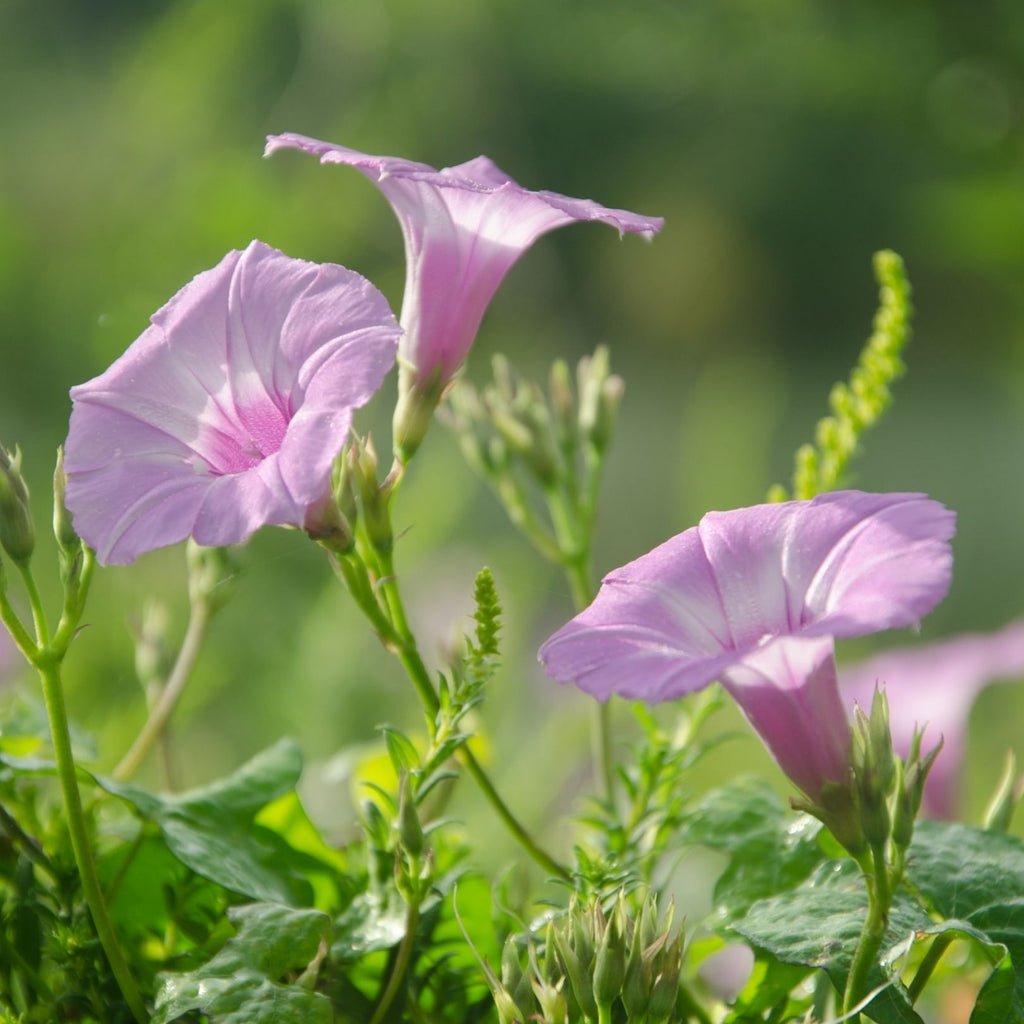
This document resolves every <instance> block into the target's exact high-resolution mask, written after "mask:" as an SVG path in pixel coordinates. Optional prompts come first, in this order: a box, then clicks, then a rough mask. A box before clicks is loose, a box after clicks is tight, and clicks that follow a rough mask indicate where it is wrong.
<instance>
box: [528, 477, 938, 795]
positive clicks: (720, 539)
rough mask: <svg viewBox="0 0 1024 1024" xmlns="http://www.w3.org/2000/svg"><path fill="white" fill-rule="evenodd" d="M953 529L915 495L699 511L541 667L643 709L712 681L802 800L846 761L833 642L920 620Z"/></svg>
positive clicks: (546, 655) (632, 570)
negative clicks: (633, 700) (737, 708)
mask: <svg viewBox="0 0 1024 1024" xmlns="http://www.w3.org/2000/svg"><path fill="white" fill-rule="evenodd" d="M954 520H955V517H954V515H953V513H952V512H950V511H949V510H948V509H946V508H944V507H943V506H942V505H940V504H939V503H938V502H936V501H932V500H931V499H930V498H928V497H927V496H926V495H923V494H866V493H863V492H859V491H838V492H833V493H831V494H823V495H819V496H818V497H817V498H814V499H812V500H811V501H791V502H784V503H778V504H769V505H757V506H754V507H753V508H743V509H735V510H733V511H730V512H709V513H708V514H707V515H705V516H704V518H703V519H701V521H700V523H699V525H698V526H696V527H693V528H691V529H689V530H686V531H685V532H684V533H681V534H679V535H678V536H676V537H673V538H672V539H671V540H669V541H666V542H665V543H664V544H662V545H660V546H659V547H657V548H655V549H654V550H653V551H651V552H649V553H648V554H646V555H643V556H641V557H640V558H638V559H636V560H635V561H633V562H630V563H629V564H628V565H625V566H623V567H622V568H621V569H616V570H615V571H614V572H612V573H609V575H608V576H606V577H605V579H604V581H603V583H602V585H601V589H600V592H599V593H598V595H597V597H596V598H595V599H594V601H593V603H592V604H591V605H590V607H589V608H587V609H586V610H584V611H583V612H581V613H580V614H579V615H577V616H576V618H574V619H573V620H572V621H571V622H569V623H568V624H567V625H565V626H563V627H562V628H561V629H560V630H559V631H558V632H557V633H555V634H554V635H553V636H552V637H551V638H550V639H549V640H548V641H547V642H546V643H545V644H544V645H543V646H542V647H541V649H540V659H541V661H542V662H543V663H544V666H545V668H546V669H547V671H548V673H549V674H550V675H552V676H553V677H554V678H555V679H557V680H558V681H559V682H563V683H570V682H571V683H575V684H576V685H577V686H579V687H580V688H581V689H583V690H585V691H586V692H587V693H590V694H593V695H594V696H595V697H597V698H598V699H599V700H607V699H608V698H609V697H610V696H611V695H612V694H613V693H615V694H620V695H622V696H624V697H631V698H636V699H639V700H645V701H647V702H648V703H656V702H658V701H664V700H671V699H673V698H676V697H680V696H682V695H684V694H686V693H690V692H692V691H694V690H698V689H700V688H701V687H703V686H707V685H708V684H709V683H711V682H713V681H714V680H716V679H718V680H720V681H721V682H722V684H723V685H724V686H725V688H726V689H727V690H728V691H729V693H730V694H731V695H732V696H733V698H734V699H735V700H736V702H737V703H738V704H739V706H740V708H741V709H742V710H743V711H744V713H745V714H746V715H747V717H748V719H749V720H750V721H751V723H752V724H753V725H754V727H755V729H757V730H758V732H759V734H760V735H761V737H762V738H763V739H764V740H765V743H766V745H767V746H768V748H769V750H770V751H771V752H772V753H773V754H774V756H775V757H776V760H777V761H779V763H780V766H781V767H782V768H783V770H785V771H787V772H789V773H791V775H790V777H791V778H793V781H795V782H796V783H797V784H798V785H799V786H800V787H801V788H802V789H803V790H804V792H806V793H807V794H808V795H809V796H812V797H814V796H816V795H817V794H818V792H819V791H820V787H821V785H822V784H823V783H824V782H825V781H832V782H841V781H842V776H841V773H842V772H844V771H845V770H846V766H847V765H848V754H849V725H848V722H847V716H846V712H845V709H844V705H843V702H842V701H841V699H840V697H839V691H838V683H837V681H836V672H835V662H834V658H833V654H832V641H833V638H835V637H853V636H860V635H863V634H866V633H873V632H876V631H878V630H883V629H892V628H896V627H899V626H909V625H912V624H915V623H916V622H918V620H919V619H920V618H921V617H922V616H923V615H925V614H926V613H927V612H929V611H930V610H931V609H932V608H933V607H934V606H935V605H936V604H937V603H938V602H939V601H940V600H941V599H942V597H943V596H944V595H945V593H946V591H947V589H948V588H949V583H950V577H951V573H952V552H951V549H950V545H949V540H950V538H951V537H952V535H953V532H954ZM796 748H798V749H796ZM837 772H838V773H840V777H839V778H837V777H836V775H837Z"/></svg>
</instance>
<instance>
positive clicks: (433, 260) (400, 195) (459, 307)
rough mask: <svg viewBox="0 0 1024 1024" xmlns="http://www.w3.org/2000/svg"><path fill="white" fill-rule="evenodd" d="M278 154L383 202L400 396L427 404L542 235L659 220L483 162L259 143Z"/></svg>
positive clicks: (292, 139) (641, 228) (291, 138)
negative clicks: (388, 220) (398, 236)
mask: <svg viewBox="0 0 1024 1024" xmlns="http://www.w3.org/2000/svg"><path fill="white" fill-rule="evenodd" d="M287 148H291V149H300V150H303V151H304V152H306V153H312V154H313V155H314V156H318V157H319V158H320V162H321V163H325V164H327V163H334V164H348V165H350V166H352V167H355V168H356V169H357V170H359V171H361V172H362V173H363V174H364V175H366V177H367V178H369V179H370V181H372V182H373V183H374V184H375V185H377V187H378V188H379V189H380V190H381V192H383V193H384V195H385V196H386V197H387V199H388V201H389V202H390V203H391V206H392V208H393V209H394V211H395V215H396V216H397V217H398V221H399V223H400V224H401V227H402V233H403V235H404V236H405V254H406V279H405V296H404V299H403V301H402V314H401V323H402V327H403V329H404V331H405V333H404V335H403V336H402V341H401V343H400V345H399V363H400V365H401V366H402V369H403V372H404V376H405V378H406V379H405V381H404V387H405V388H406V389H408V388H413V387H420V388H422V389H426V388H430V390H431V392H432V396H433V404H436V399H437V396H438V395H439V394H440V391H441V389H442V388H443V386H444V385H445V384H446V383H447V381H448V380H450V379H451V377H452V376H453V374H454V373H455V371H456V370H458V368H459V366H461V365H462V362H463V360H464V359H465V358H466V355H467V353H468V352H469V348H470V346H471V345H472V344H473V339H474V338H475V337H476V333H477V330H478V328H479V326H480V321H481V319H482V318H483V315H484V311H485V310H486V308H487V304H488V303H489V302H490V301H491V298H492V296H493V295H494V293H495V291H497V288H498V285H499V284H501V281H502V279H503V278H504V276H505V274H506V273H507V272H508V271H509V269H510V268H511V266H512V265H513V264H514V263H515V262H516V260H517V259H519V257H520V256H521V255H522V254H523V253H524V252H525V251H526V250H527V249H528V248H529V247H530V246H531V245H532V244H533V243H534V242H535V241H536V240H537V239H538V238H539V237H540V236H541V235H543V234H545V233H546V232H548V231H551V230H553V229H554V228H558V227H561V226H562V225H564V224H570V223H572V222H573V221H581V220H597V221H602V222H603V223H605V224H610V225H612V227H615V228H617V229H618V231H619V233H620V234H622V233H624V232H626V231H634V232H638V233H640V234H643V235H645V236H647V237H650V236H651V235H652V234H653V233H654V232H656V231H658V230H659V229H660V228H661V226H662V224H663V220H662V219H661V218H660V217H641V216H638V215H637V214H635V213H630V212H628V211H627V210H614V209H608V208H606V207H604V206H600V205H598V204H597V203H595V202H593V201H591V200H589V199H571V198H569V197H568V196H563V195H559V194H558V193H557V192H531V191H530V190H529V189H525V188H523V187H522V186H520V185H518V184H516V182H514V181H513V180H512V179H511V178H510V177H509V176H508V175H507V174H506V173H505V172H504V171H502V170H501V169H500V168H498V167H497V166H495V164H494V163H492V162H491V161H490V160H489V159H488V158H487V157H485V156H479V157H477V158H476V159H475V160H470V161H468V162H467V163H464V164H459V165H458V166H457V167H447V168H444V169H442V170H440V171H438V170H435V169H434V168H433V167H429V166H428V165H427V164H421V163H416V162H414V161H412V160H403V159H400V158H398V157H389V156H370V155H368V154H366V153H359V152H357V151H356V150H354V149H346V148H345V147H344V146H335V145H332V144H330V143H327V142H319V141H318V140H316V139H310V138H307V137H305V136H303V135H293V134H286V135H271V136H269V137H268V139H267V148H266V154H267V155H270V154H271V153H274V152H276V151H277V150H279V149H287ZM428 404H429V403H428ZM431 408H432V406H431Z"/></svg>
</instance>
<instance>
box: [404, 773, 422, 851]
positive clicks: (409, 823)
mask: <svg viewBox="0 0 1024 1024" xmlns="http://www.w3.org/2000/svg"><path fill="white" fill-rule="evenodd" d="M398 837H399V839H400V840H401V843H402V849H404V850H405V851H406V853H408V854H409V856H410V857H419V855H420V854H421V853H423V825H422V824H421V823H420V816H419V813H418V812H417V810H416V800H415V798H414V797H413V795H412V790H411V787H410V784H409V776H408V775H407V774H406V773H405V772H403V773H402V778H401V782H400V783H399V791H398Z"/></svg>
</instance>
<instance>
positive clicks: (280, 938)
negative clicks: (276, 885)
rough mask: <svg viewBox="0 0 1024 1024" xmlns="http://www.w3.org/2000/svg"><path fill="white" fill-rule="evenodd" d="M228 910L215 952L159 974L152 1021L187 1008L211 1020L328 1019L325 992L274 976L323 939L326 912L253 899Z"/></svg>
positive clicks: (158, 1023)
mask: <svg viewBox="0 0 1024 1024" xmlns="http://www.w3.org/2000/svg"><path fill="white" fill-rule="evenodd" d="M228 916H229V917H230V918H231V921H232V923H233V924H235V925H236V927H237V928H238V933H237V935H235V936H234V938H232V939H229V940H228V942H227V943H225V945H224V947H223V948H222V949H221V950H220V952H219V953H217V954H216V956H214V957H213V958H212V959H211V960H209V961H208V962H207V963H205V964H204V965H203V966H202V967H200V968H199V969H198V970H195V971H189V972H187V973H184V974H163V975H161V985H160V989H159V991H158V992H157V997H156V1012H155V1014H154V1017H153V1024H171V1022H173V1021H175V1020H177V1019H178V1018H179V1017H181V1016H182V1015H183V1014H186V1013H191V1012H200V1013H203V1014H206V1015H207V1016H208V1017H209V1018H210V1020H211V1022H216V1024H330V1022H331V1021H332V1020H333V1014H332V1011H331V1004H330V1001H329V1000H328V999H327V998H326V997H324V996H322V995H319V994H317V993H315V992H310V991H308V990H307V989H305V988H302V987H300V986H298V985H294V984H289V983H287V982H282V980H281V979H282V978H283V976H284V975H285V974H286V973H288V972H298V971H301V970H303V969H304V968H305V967H306V966H307V965H308V964H309V962H310V961H311V960H313V958H314V957H315V956H316V954H317V951H318V949H319V947H320V943H321V942H325V941H327V940H328V938H329V936H330V931H331V925H330V920H329V918H328V917H327V915H326V914H322V913H320V912H319V911H316V910H294V909H292V908H289V907H283V906H280V905H279V904H258V903H257V904H249V905H247V906H244V907H235V908H233V909H232V910H229V911H228Z"/></svg>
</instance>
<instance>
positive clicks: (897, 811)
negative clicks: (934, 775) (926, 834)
mask: <svg viewBox="0 0 1024 1024" xmlns="http://www.w3.org/2000/svg"><path fill="white" fill-rule="evenodd" d="M923 735H924V730H923V729H915V730H914V738H913V740H912V741H911V744H910V752H909V754H908V755H907V758H906V760H905V761H904V762H903V765H902V770H901V771H900V773H899V782H898V785H897V787H896V799H895V808H894V811H893V827H892V841H893V845H895V846H896V847H897V848H898V849H900V850H905V849H906V848H907V847H908V846H910V840H911V839H912V838H913V835H914V822H915V821H916V820H917V813H918V811H920V809H921V800H922V798H923V797H924V784H925V782H926V781H927V780H928V773H929V772H930V771H931V768H932V765H933V764H934V763H935V758H937V757H938V756H939V751H940V750H942V740H939V742H938V743H936V744H935V746H934V747H932V749H931V750H929V751H928V752H927V753H924V754H922V753H921V739H922V737H923Z"/></svg>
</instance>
